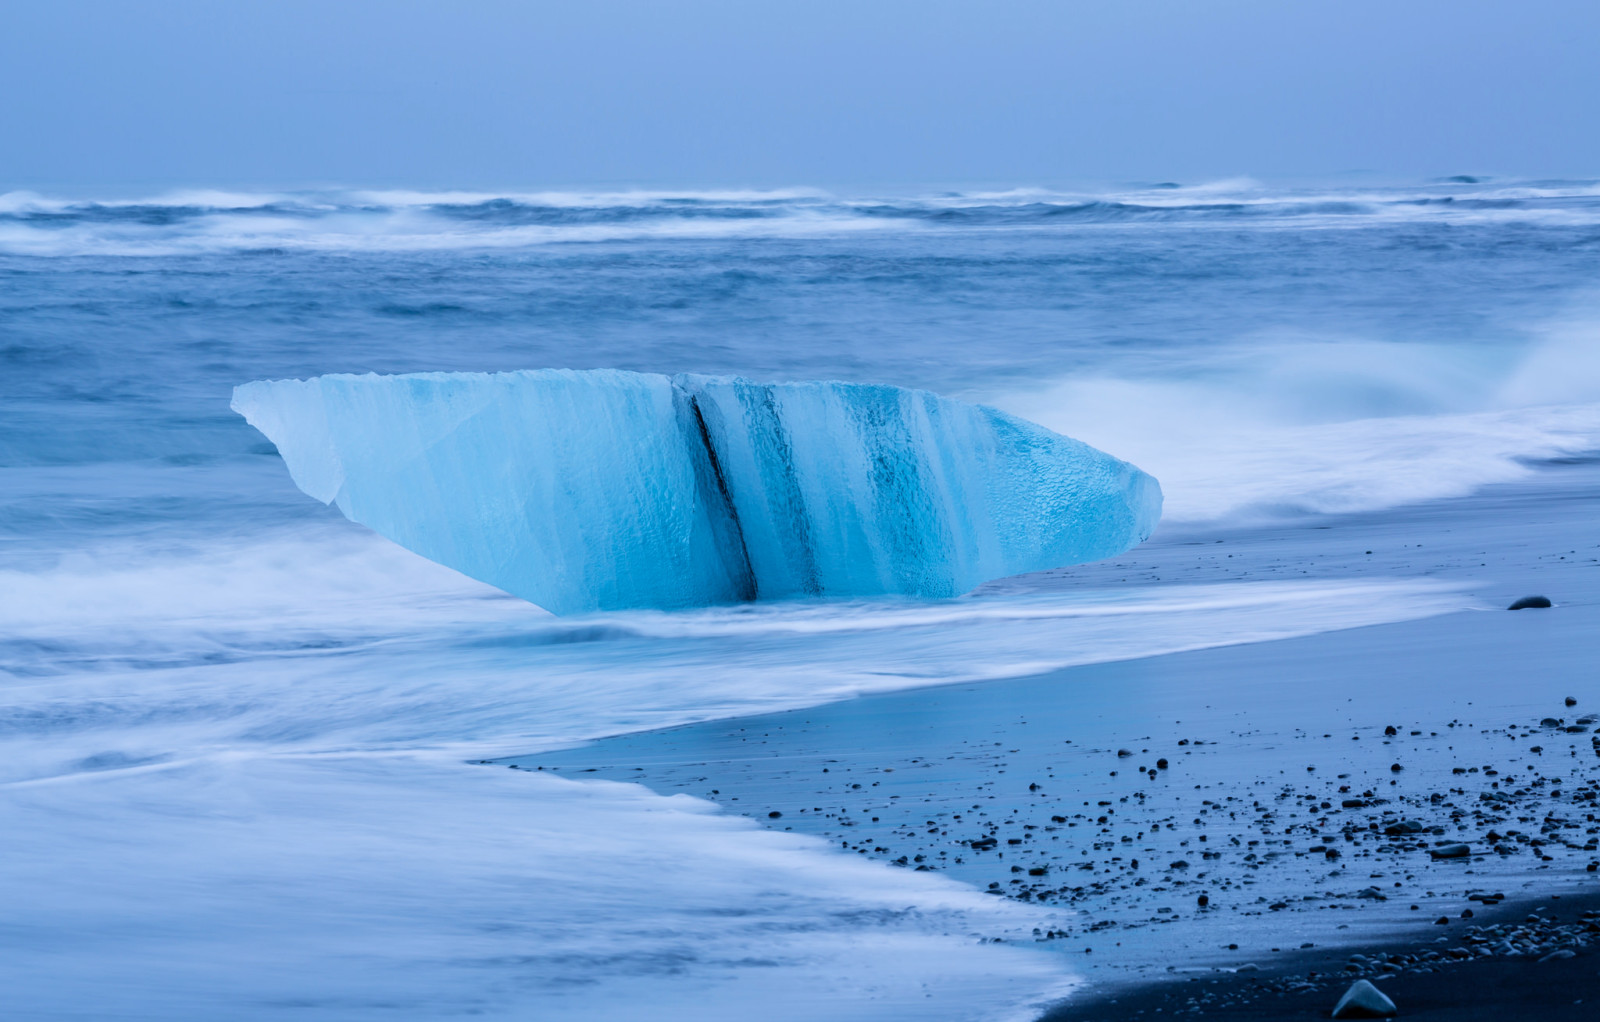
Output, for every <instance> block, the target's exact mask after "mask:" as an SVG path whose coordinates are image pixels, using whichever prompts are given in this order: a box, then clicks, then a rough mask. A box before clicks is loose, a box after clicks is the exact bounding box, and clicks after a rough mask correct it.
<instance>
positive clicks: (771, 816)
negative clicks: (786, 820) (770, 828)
mask: <svg viewBox="0 0 1600 1022" xmlns="http://www.w3.org/2000/svg"><path fill="white" fill-rule="evenodd" d="M782 815H783V814H782V813H780V812H778V811H777V810H776V809H774V810H773V811H772V812H770V813H768V814H767V819H769V820H776V819H777V818H778V817H780V816H782Z"/></svg>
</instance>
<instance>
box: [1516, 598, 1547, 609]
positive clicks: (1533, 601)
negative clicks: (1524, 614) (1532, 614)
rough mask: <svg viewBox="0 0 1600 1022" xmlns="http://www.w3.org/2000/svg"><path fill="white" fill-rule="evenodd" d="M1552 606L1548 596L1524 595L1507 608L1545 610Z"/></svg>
mask: <svg viewBox="0 0 1600 1022" xmlns="http://www.w3.org/2000/svg"><path fill="white" fill-rule="evenodd" d="M1548 606H1550V597H1548V596H1524V597H1523V598H1522V599H1520V600H1518V601H1517V602H1516V603H1513V604H1512V605H1511V606H1509V607H1507V608H1506V609H1507V610H1543V609H1544V608H1546V607H1548Z"/></svg>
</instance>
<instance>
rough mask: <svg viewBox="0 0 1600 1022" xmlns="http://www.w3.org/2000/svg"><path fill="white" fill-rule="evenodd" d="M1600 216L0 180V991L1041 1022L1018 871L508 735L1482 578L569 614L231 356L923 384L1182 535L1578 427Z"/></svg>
mask: <svg viewBox="0 0 1600 1022" xmlns="http://www.w3.org/2000/svg"><path fill="white" fill-rule="evenodd" d="M1597 260H1600V182H1595V181H1567V180H1549V181H1523V180H1502V179H1493V178H1490V179H1483V178H1476V177H1470V176H1461V177H1455V178H1449V179H1444V180H1433V181H1422V182H1403V181H1402V182H1381V183H1380V182H1377V181H1369V180H1366V179H1362V180H1361V181H1359V182H1352V181H1343V182H1340V181H1334V182H1329V183H1322V184H1318V185H1315V186H1311V185H1296V186H1293V187H1290V186H1280V185H1273V184H1269V183H1263V182H1258V181H1252V180H1229V181H1219V182H1206V183H1199V184H1177V183H1150V184H1140V185H1129V186H1125V187H1120V188H1100V189H1086V190H1082V191H1072V190H1060V189H1055V190H1052V189H1038V188H1023V187H1019V188H1010V189H992V190H971V189H969V190H959V191H934V190H911V189H902V190H893V189H882V190H877V191H863V192H840V191H827V190H820V189H809V188H795V189H783V190H766V191H758V190H751V191H687V190H685V191H671V190H661V191H645V190H636V191H606V190H595V191H591V192H584V191H560V192H539V191H529V192H503V193H502V192H465V191H463V192H445V191H432V192H430V191H399V190H368V191H363V190H357V189H324V190H299V191H281V192H277V191H260V192H231V191H215V190H212V191H207V190H181V191H169V192H162V193H159V194H154V195H148V196H135V197H128V196H126V195H123V196H121V197H114V196H95V195H88V194H83V195H74V194H65V193H33V192H10V193H7V194H0V750H3V751H0V835H4V836H3V838H0V905H3V906H4V907H3V909H0V949H3V953H0V990H4V991H5V994H4V998H5V1000H6V1001H7V1002H9V1004H10V1005H11V1009H10V1010H13V1011H15V1012H16V1013H17V1017H26V1018H32V1019H163V1020H170V1019H214V1018H219V1017H228V1018H236V1019H257V1018H261V1019H267V1018H272V1019H277V1018H285V1017H293V1018H299V1019H317V1020H320V1019H366V1018H406V1019H409V1018H427V1019H434V1018H446V1017H455V1016H472V1017H477V1018H488V1019H499V1018H506V1019H513V1018H515V1019H526V1018H541V1019H546V1018H548V1019H567V1018H571V1019H586V1020H595V1019H613V1018H614V1019H636V1018H639V1017H643V1016H644V1015H646V1014H648V1015H650V1016H652V1017H663V1018H677V1017H691V1016H692V1017H696V1018H724V1017H726V1018H749V1017H756V1015H759V1016H760V1017H764V1018H772V1019H787V1018H794V1019H812V1018H817V1017H822V1016H824V1015H827V1016H828V1017H833V1018H838V1019H856V1018H859V1019H878V1018H900V1017H907V1016H909V1015H912V1014H915V1015H916V1017H918V1018H919V1019H930V1018H991V1017H992V1018H1013V1017H1015V1018H1027V1017H1031V1013H1034V1012H1036V1011H1037V1009H1038V1008H1039V1006H1041V1005H1043V1004H1046V1003H1048V1002H1049V1001H1050V1000H1051V999H1052V998H1055V997H1059V996H1062V995H1064V994H1067V993H1069V992H1070V991H1071V990H1072V989H1073V987H1074V985H1075V984H1076V983H1077V982H1078V978H1077V973H1076V972H1075V970H1074V967H1073V964H1072V963H1071V962H1069V961H1067V960H1066V959H1065V957H1064V956H1062V955H1060V954H1053V953H1052V952H1050V951H1049V950H1048V949H1038V948H1031V947H1026V946H1023V945H1024V944H1025V941H1020V940H1018V939H1009V940H1008V939H1005V938H1006V936H1007V935H1011V936H1012V937H1016V936H1017V935H1025V934H1027V933H1029V932H1030V931H1031V930H1033V929H1034V928H1035V927H1037V926H1038V925H1039V917H1038V912H1039V911H1040V910H1039V909H1037V908H1035V907H1032V906H1027V905H1022V904H1018V903H1014V902H1011V901H1007V900H1004V899H995V898H990V897H985V896H984V895H983V893H982V892H981V891H980V890H978V889H977V888H976V887H973V886H970V885H968V884H965V883H963V882H961V881H960V880H958V879H953V878H951V877H947V876H943V875H940V873H939V872H938V871H936V870H930V871H922V872H914V871H909V870H905V869H895V868H892V867H891V866H889V865H886V864H884V863H881V862H874V861H871V860H867V859H864V858H862V857H859V856H850V855H845V854H841V853H839V852H838V851H836V850H835V849H834V848H832V847H831V846H830V845H829V844H828V843H826V842H823V841H821V840H819V839H817V838H815V837H808V836H806V835H804V834H798V833H790V832H784V831H778V830H775V829H773V828H763V827H761V826H758V825H757V824H755V823H753V822H752V821H750V820H748V819H746V818H745V817H743V816H741V815H739V814H737V813H730V812H727V811H725V810H724V809H723V808H721V807H719V806H718V805H717V804H716V803H715V802H714V801H710V800H707V799H704V798H696V797H691V796H689V795H686V794H675V795H668V794H663V793H659V792H655V791H652V790H650V789H648V788H646V787H643V786H640V785H638V784H633V783H626V782H624V781H619V780H600V779H590V780H584V779H582V778H581V777H580V778H577V779H574V778H571V777H555V776H550V775H534V774H533V773H531V772H528V771H520V770H518V771H511V770H505V769H503V768H502V765H501V764H500V763H498V762H495V763H494V764H493V765H491V764H490V761H498V760H499V759H500V758H502V757H510V756H525V755H530V754H537V753H541V752H547V751H554V750H560V749H568V748H573V747H576V746H580V745H582V744H583V743H585V742H588V741H591V740H594V739H599V738H604V737H607V736H615V735H620V734H626V733H632V732H640V731H645V730H648V729H653V728H663V727H671V726H675V725H682V724H690V723H694V722H700V721H709V720H718V719H724V718H732V717H738V716H742V715H748V714H757V713H767V712H772V711H776V710H784V709H792V708H797V707H806V706H816V705H821V704H825V703H834V702H839V701H842V700H848V699H851V698H853V697H855V696H858V695H862V694H867V693H876V692H886V691H890V690H897V689H912V688H916V687H919V686H927V685H935V684H948V683H956V682H960V683H972V682H981V681H985V680H992V679H1004V678H1018V677H1024V676H1029V675H1039V674H1043V673H1045V672H1049V671H1054V670H1058V669H1060V668H1064V667H1070V666H1073V665H1084V664H1094V663H1103V662H1110V661H1117V660H1126V659H1130V658H1137V657H1151V656H1158V655H1161V654H1164V653H1171V652H1177V651H1182V650H1194V649H1200V648H1206V647H1213V646H1226V645H1230V644H1240V643H1250V642H1259V641H1263V640H1271V639H1279V638H1290V637H1295V636H1308V635H1314V634H1318V633H1323V632H1329V631H1332V630H1336V629H1344V628H1351V627H1357V626H1362V625H1372V624H1380V623H1384V622H1394V621H1404V620H1415V619H1421V618H1425V617H1428V616H1431V615H1437V614H1442V613H1446V612H1449V611H1453V610H1458V609H1461V608H1462V607H1464V606H1467V605H1469V603H1470V597H1469V596H1467V595H1464V594H1463V593H1462V592H1461V591H1460V589H1459V587H1452V586H1450V585H1447V584H1443V583H1439V582H1435V581H1430V580H1428V579H1419V578H1416V577H1400V576H1398V575H1396V576H1395V577H1383V576H1382V574H1381V573H1378V574H1374V573H1371V572H1366V573H1363V574H1362V575H1361V576H1360V577H1348V578H1341V577H1331V576H1328V575H1327V574H1325V573H1324V574H1321V575H1317V576H1314V577H1312V576H1308V577H1307V578H1304V579H1292V578H1283V577H1278V578H1274V579H1270V580H1266V579H1263V580H1254V581H1253V580H1248V579H1244V580H1240V579H1232V580H1228V581H1216V582H1209V583H1208V582H1194V581H1188V582H1180V581H1178V580H1173V581H1171V583H1170V584H1161V585H1140V586H1137V587H1119V586H1118V585H1117V584H1116V583H1115V580H1107V581H1102V582H1097V583H1096V584H1094V585H1083V584H1073V585H1068V584H1062V585H1052V584H1048V583H1038V584H1015V585H1007V584H1004V583H1000V584H996V585H994V586H989V587H985V588H984V589H983V590H980V591H979V592H977V593H975V594H971V595H969V596H966V597H962V598H959V599H955V600H945V601H909V600H876V601H874V600H857V601H835V602H826V601H801V602H793V603H775V604H758V605H747V606H733V607H716V608H709V609H705V610H698V611H688V612H674V613H666V612H649V611H633V612H626V613H612V614H594V615H585V616H580V617H570V618H557V617H554V616H552V615H549V614H547V613H545V612H544V611H543V610H541V609H539V608H537V607H534V606H532V605H530V604H527V603H524V602H522V601H520V600H517V599H515V598H512V597H510V596H508V595H506V594H504V593H502V592H499V591H498V590H495V589H492V588H490V587H489V586H487V585H485V584H483V583H480V582H477V581H474V580H472V579H469V578H466V577H464V576H461V575H459V574H457V573H455V572H453V571H451V570H450V569H447V568H444V567H442V566H439V565H436V564H433V563H430V562H428V561H425V560H423V559H421V558H420V557H418V556H416V555H414V554H411V553H409V552H407V551H405V550H402V549H401V548H399V547H397V546H395V545H394V544H392V543H390V542H388V541H386V540H384V539H382V538H380V537H378V536H376V535H374V534H372V533H370V532H368V531H366V530H365V529H363V528H362V527H360V526H357V525H355V524H353V523H351V522H349V521H347V520H345V519H344V518H343V517H342V516H341V515H340V514H339V513H338V512H337V511H336V510H334V509H331V508H328V507H325V506H323V505H321V504H320V503H318V502H316V501H315V500H312V499H311V498H309V497H307V496H306V495H304V494H303V493H301V492H300V491H299V490H298V489H296V488H295V486H294V485H293V483H292V482H291V480H290V479H289V476H288V473H287V471H286V470H285V468H284V464H283V462H282V461H281V459H280V458H279V457H278V455H277V452H276V450H275V449H274V448H273V446H272V445H271V444H270V443H269V442H267V441H266V439H265V438H264V437H262V436H261V435H260V434H259V433H256V432H255V431H254V430H253V429H251V428H250V427H249V426H248V425H247V424H246V423H245V422H244V421H243V420H242V419H241V418H240V417H238V416H237V415H235V414H234V413H232V412H231V411H230V410H229V399H230V397H231V392H232V389H233V387H234V386H236V385H238V384H241V383H246V382H249V381H252V380H261V379H283V378H305V377H310V376H315V375H319V374H323V373H334V372H339V373H368V372H372V373H404V372H416V371H433V370H442V371H497V370H513V369H534V368H575V369H586V368H601V367H606V368H619V369H628V370H636V371H641V372H659V373H668V374H671V373H678V372H702V373H714V374H734V375H740V376H745V377H749V378H751V379H756V380H812V379H822V380H845V381H855V382H866V383H887V384H894V385H898V386H904V387H915V388H923V389H927V390H932V391H936V392H938V393H941V394H944V395H947V396H951V397H956V398H961V399H965V400H969V401H974V402H978V403H983V404H989V405H993V406H996V407H999V408H1002V409H1004V410H1006V411H1009V412H1013V413H1016V414H1019V415H1023V416H1025V417H1027V418H1030V419H1033V420H1035V421H1037V422H1039V423H1042V424H1044V425H1046V426H1048V427H1050V428H1052V429H1055V430H1058V431H1060V432H1063V433H1066V434H1068V435H1071V436H1074V437H1077V438H1078V439H1081V440H1084V441H1086V442H1088V443H1091V444H1093V445H1095V446H1097V447H1100V448H1101V449H1103V450H1106V451H1109V452H1110V453H1112V454H1115V455H1117V456H1119V457H1122V458H1125V459H1127V460H1129V461H1132V462H1134V463H1135V464H1137V465H1139V466H1140V467H1141V468H1143V469H1145V470H1147V471H1149V472H1151V473H1152V474H1154V475H1155V476H1156V477H1157V478H1158V479H1159V480H1160V482H1161V484H1162V488H1163V491H1164V494H1165V501H1166V504H1165V517H1164V520H1163V524H1162V526H1161V529H1160V530H1159V531H1158V534H1157V536H1158V538H1162V537H1165V538H1166V539H1167V540H1169V541H1172V540H1174V539H1177V540H1183V539H1192V540H1194V541H1197V542H1198V541H1202V540H1206V539H1207V538H1208V537H1210V536H1213V535H1220V534H1222V533H1223V532H1226V533H1227V534H1228V535H1230V536H1238V535H1240V534H1242V533H1248V532H1249V531H1250V530H1270V529H1276V528H1281V527H1283V525H1284V523H1286V522H1287V523H1292V522H1306V521H1311V520H1319V521H1320V520H1328V521H1334V520H1339V519H1340V517H1341V516H1351V515H1364V516H1369V517H1370V516H1374V515H1377V516H1383V515H1394V516H1404V515H1405V514H1407V509H1409V508H1415V507H1418V506H1422V505H1425V504H1430V503H1432V504H1435V505H1436V504H1437V503H1438V502H1448V501H1452V500H1463V499H1469V498H1471V497H1472V496H1473V495H1474V494H1477V493H1480V492H1483V491H1485V489H1486V488H1490V487H1495V486H1502V485H1505V484H1511V483H1516V482H1518V481H1519V480H1527V479H1531V478H1533V477H1535V476H1536V475H1537V474H1538V473H1539V472H1540V471H1542V470H1543V469H1544V468H1546V467H1548V466H1551V465H1560V464H1564V463H1570V462H1574V461H1581V460H1583V459H1586V458H1592V457H1593V456H1594V454H1595V452H1597V451H1600V275H1597V272H1596V266H1597ZM583 428H584V425H583V423H581V422H575V423H573V424H572V429H573V430H574V431H575V433H578V434H580V435H581V431H582V430H583ZM1102 574H1104V573H1102ZM1070 575H1071V573H1070V572H1067V573H1065V576H1068V577H1069V576H1070ZM1098 577H1099V576H1097V578H1098ZM1069 580H1070V579H1069Z"/></svg>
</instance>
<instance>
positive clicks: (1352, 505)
mask: <svg viewBox="0 0 1600 1022" xmlns="http://www.w3.org/2000/svg"><path fill="white" fill-rule="evenodd" d="M1597 339H1600V324H1597V323H1596V321H1594V320H1592V319H1589V318H1586V317H1584V316H1573V317H1570V318H1566V319H1563V320H1559V321H1554V322H1552V323H1550V324H1548V325H1546V326H1544V327H1542V328H1540V329H1539V330H1538V331H1536V332H1535V333H1534V338H1533V340H1532V341H1530V342H1529V343H1528V344H1526V345H1525V346H1523V347H1522V348H1520V349H1517V348H1496V349H1490V348H1472V347H1446V346H1441V345H1418V344H1408V345H1399V344H1379V343H1371V342H1359V341H1350V340H1340V341H1338V342H1328V341H1318V340H1315V339H1303V338H1302V339H1294V340H1289V341H1277V342H1256V343H1250V344H1241V345H1239V346H1238V347H1237V348H1236V349H1235V350H1234V351H1233V352H1231V353H1213V357H1212V358H1211V359H1209V360H1208V364H1207V365H1206V366H1204V367H1188V371H1187V372H1185V373H1184V375H1183V376H1181V377H1180V376H1177V375H1176V374H1173V373H1170V372H1169V373H1167V374H1164V375H1161V376H1154V375H1146V376H1138V375H1131V374H1130V375H1128V376H1121V377H1113V376H1108V375H1103V374H1095V375H1093V376H1088V375H1085V376H1078V377H1073V378H1068V379H1063V380H1058V381H1055V382H1053V383H1051V384H1048V385H1046V386H1043V387H1040V388H1035V389H1031V390H1027V391H1021V392H1010V393H1004V394H995V395H989V396H988V397H987V400H989V401H991V402H992V403H994V404H996V405H998V406H999V407H1001V408H1004V409H1005V410H1007V411H1010V412H1013V413H1015V414H1018V415H1021V416H1024V417H1025V418H1029V419H1033V420H1034V421H1036V422H1040V423H1042V424H1044V425H1046V426H1049V427H1051V428H1053V429H1056V430H1058V431H1060V432H1064V433H1067V434H1068V435H1071V436H1074V437H1077V438H1079V439H1081V440H1083V441H1085V442H1087V443H1090V444H1093V445H1094V446H1096V447H1099V448H1101V449H1102V450H1108V451H1113V452H1115V453H1116V454H1117V455H1118V456H1119V457H1124V458H1127V459H1128V460H1130V461H1132V462H1134V463H1135V464H1137V465H1139V466H1140V467H1141V468H1143V469H1145V470H1146V471H1148V472H1150V473H1151V474H1153V475H1155V476H1156V478H1158V479H1159V480H1161V485H1162V490H1163V493H1164V494H1165V496H1166V506H1165V509H1164V519H1165V520H1166V521H1169V522H1193V521H1211V520H1216V519H1221V518H1226V517H1238V516H1240V515H1244V516H1249V515H1252V514H1263V513H1275V512H1283V511H1294V512H1305V511H1311V512H1320V513H1341V512H1352V511H1371V510H1377V509H1381V508H1387V507H1396V506H1400V505H1404V504H1411V503H1417V502H1420V501H1425V500H1432V499H1437V498H1444V497H1459V496H1464V495H1466V494H1469V493H1472V492H1474V491H1475V490H1477V489H1479V488H1481V487H1483V486H1486V485H1489V484H1492V483H1500V482H1510V481H1513V480H1517V479H1521V478H1524V477H1526V476H1527V475H1528V474H1529V473H1530V472H1532V471H1533V469H1532V467H1531V463H1533V462H1537V461H1541V460H1550V459H1556V458H1565V457H1573V456H1581V455H1589V454H1592V453H1594V452H1595V451H1597V450H1600V358H1597V357H1596V355H1595V352H1596V351H1597V350H1600V345H1597V343H1596V341H1597Z"/></svg>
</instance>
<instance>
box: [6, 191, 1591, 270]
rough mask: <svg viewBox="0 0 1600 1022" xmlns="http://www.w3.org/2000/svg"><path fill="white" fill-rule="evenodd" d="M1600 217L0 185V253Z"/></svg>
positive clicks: (1329, 200) (1005, 194) (1405, 199)
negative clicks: (41, 190) (83, 190)
mask: <svg viewBox="0 0 1600 1022" xmlns="http://www.w3.org/2000/svg"><path fill="white" fill-rule="evenodd" d="M1397 221H1400V222H1408V221H1415V222H1418V223H1429V222H1453V223H1473V222H1517V221H1527V222H1534V223H1552V224H1571V225H1600V183H1597V182H1594V181H1557V182H1548V181H1543V182H1510V183H1500V182H1482V181H1478V180H1472V181H1468V180H1466V179H1464V178H1462V179H1455V180H1447V181H1443V182H1436V183H1431V184H1424V185H1416V186H1410V187H1388V188H1360V189H1339V188H1331V189H1320V190H1317V189H1272V188H1268V187H1266V186H1264V185H1261V184H1259V183H1257V182H1254V181H1249V180H1231V181H1224V182H1216V183H1212V184H1204V185H1198V186H1192V187H1183V186H1177V185H1172V184H1161V185H1150V186H1140V187H1132V188H1127V189H1120V190H1107V191H1104V192H1064V191H1051V190H1044V189H1016V190H1009V191H994V192H952V193H945V194H937V195H916V196H905V195H900V196H895V195H880V196H873V195H856V196H845V195H835V194H830V193H827V192H822V191H817V190H813V189H781V190H772V191H753V190H747V191H738V190H732V191H681V192H672V191H619V192H560V191H548V192H506V193H494V192H464V191H440V192H426V191H397V190H391V191H372V190H348V191H317V192H238V193H236V192H224V191H175V192H169V193H166V194H162V195H157V196H154V197H148V198H135V199H106V198H93V197H60V196H46V195H40V194H36V193H33V192H22V191H17V192H9V193H6V194H0V253H3V254H11V255H21V256H41V257H52V256H78V255H117V256H143V255H182V254H186V253H204V252H218V251H235V250H328V251H339V250H351V251H395V252H403V251H433V250H441V249H444V250H448V249H471V248H502V249H503V248H515V247H522V246H536V245H549V244H556V243H572V242H588V243H594V242H608V241H628V240H669V239H687V240H693V239H712V238H723V237H727V238H737V237H785V236H793V237H809V236H818V235H828V234H836V233H852V232H860V231H885V230H888V231H894V230H900V231H913V230H918V231H938V230H973V229H992V230H1030V229H1031V230H1040V229H1051V228H1060V227H1067V226H1084V227H1089V226H1095V225H1102V226H1107V227H1116V226H1137V225H1139V224H1143V223H1161V224H1171V223H1193V224H1195V225H1202V226H1203V225H1208V224H1209V225H1230V224H1231V225H1237V224H1249V225H1257V226H1264V227H1265V226H1274V225H1284V226H1322V227H1340V226H1343V227H1352V226H1361V225H1363V224H1369V223H1375V222H1382V223H1393V222H1397Z"/></svg>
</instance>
